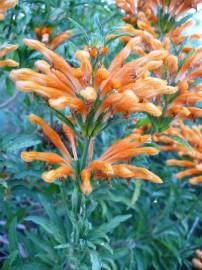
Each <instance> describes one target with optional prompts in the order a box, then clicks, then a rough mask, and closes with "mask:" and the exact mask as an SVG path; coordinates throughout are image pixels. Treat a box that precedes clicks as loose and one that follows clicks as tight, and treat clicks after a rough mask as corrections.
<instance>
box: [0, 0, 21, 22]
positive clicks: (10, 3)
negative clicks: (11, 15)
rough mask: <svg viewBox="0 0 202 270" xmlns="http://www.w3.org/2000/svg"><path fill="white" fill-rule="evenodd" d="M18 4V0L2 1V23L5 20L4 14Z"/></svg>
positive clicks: (0, 5)
mask: <svg viewBox="0 0 202 270" xmlns="http://www.w3.org/2000/svg"><path fill="white" fill-rule="evenodd" d="M17 4H18V0H1V1H0V21H1V20H3V19H4V14H5V13H6V12H7V11H8V10H9V9H11V8H13V7H15V6H16V5H17Z"/></svg>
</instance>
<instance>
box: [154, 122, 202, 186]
mask: <svg viewBox="0 0 202 270" xmlns="http://www.w3.org/2000/svg"><path fill="white" fill-rule="evenodd" d="M201 131H202V126H200V125H198V126H193V127H192V128H190V127H188V126H186V125H184V124H183V123H182V122H179V123H178V124H175V125H174V126H173V127H171V128H170V129H168V130H167V131H166V132H165V133H164V134H165V135H174V136H178V137H180V138H181V139H183V140H186V141H187V142H188V143H189V144H190V146H191V147H190V148H191V149H190V148H188V147H187V146H185V145H183V144H181V143H179V142H177V141H176V140H175V139H173V138H172V136H171V137H167V136H165V135H162V134H159V135H155V138H154V139H155V140H156V141H158V142H163V143H164V144H165V145H164V146H162V147H161V149H162V150H166V151H167V150H168V151H174V152H177V153H178V155H179V156H180V157H184V158H185V159H183V160H175V159H171V160H168V161H167V164H168V165H169V166H177V167H184V168H187V169H185V170H184V171H182V172H179V173H177V175H176V176H177V178H178V179H181V178H183V177H185V176H189V177H190V176H194V177H191V178H190V180H189V183H191V184H197V183H201V182H202V132H201Z"/></svg>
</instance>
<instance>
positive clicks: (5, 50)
mask: <svg viewBox="0 0 202 270" xmlns="http://www.w3.org/2000/svg"><path fill="white" fill-rule="evenodd" d="M17 48H18V45H8V46H6V47H2V48H0V59H1V58H3V57H4V56H6V55H7V54H9V53H11V52H13V51H15V50H16V49H17ZM17 66H18V63H17V62H15V61H13V60H11V59H4V60H0V68H1V67H17Z"/></svg>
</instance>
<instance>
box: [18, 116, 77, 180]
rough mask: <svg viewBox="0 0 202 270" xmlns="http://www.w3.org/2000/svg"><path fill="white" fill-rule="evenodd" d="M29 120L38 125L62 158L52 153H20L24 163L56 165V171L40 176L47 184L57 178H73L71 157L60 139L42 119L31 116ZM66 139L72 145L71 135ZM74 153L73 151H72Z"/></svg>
mask: <svg viewBox="0 0 202 270" xmlns="http://www.w3.org/2000/svg"><path fill="white" fill-rule="evenodd" d="M29 120H30V122H31V123H33V124H36V125H39V126H40V127H41V129H42V130H43V132H44V134H45V135H46V136H47V137H48V138H49V140H50V141H51V142H52V143H53V145H54V146H55V147H56V148H57V149H58V150H59V151H60V153H61V154H62V156H59V155H58V154H56V153H53V152H47V153H44V152H33V151H30V152H22V154H21V157H22V159H23V160H24V161H25V162H32V161H35V160H40V161H44V162H46V163H47V164H57V165H59V167H58V168H57V169H53V170H50V171H48V172H44V173H43V174H42V179H43V180H44V181H46V182H48V183H52V182H54V181H55V180H56V179H58V178H66V177H68V176H71V177H74V172H73V168H72V165H71V161H72V157H71V155H70V153H69V151H68V150H67V148H66V146H65V145H64V143H63V142H62V140H61V139H60V136H59V135H58V134H57V132H56V131H54V130H53V129H52V128H51V127H50V126H49V125H48V124H46V122H44V120H43V119H41V118H40V117H38V116H36V115H34V114H32V115H30V116H29ZM64 129H65V131H66V134H67V133H68V132H69V130H68V131H67V130H66V127H64ZM68 139H69V141H70V143H71V145H73V141H74V138H73V135H71V134H70V132H69V133H68ZM74 151H75V150H74Z"/></svg>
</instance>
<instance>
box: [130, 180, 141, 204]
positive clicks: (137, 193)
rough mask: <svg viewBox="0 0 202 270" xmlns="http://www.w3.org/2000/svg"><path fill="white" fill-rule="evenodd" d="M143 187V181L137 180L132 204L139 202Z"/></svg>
mask: <svg viewBox="0 0 202 270" xmlns="http://www.w3.org/2000/svg"><path fill="white" fill-rule="evenodd" d="M141 185H142V182H141V180H137V181H136V182H135V190H134V193H133V197H132V199H131V203H132V204H135V203H136V202H137V201H138V198H139V196H140V192H141Z"/></svg>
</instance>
